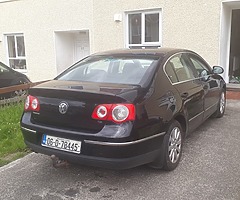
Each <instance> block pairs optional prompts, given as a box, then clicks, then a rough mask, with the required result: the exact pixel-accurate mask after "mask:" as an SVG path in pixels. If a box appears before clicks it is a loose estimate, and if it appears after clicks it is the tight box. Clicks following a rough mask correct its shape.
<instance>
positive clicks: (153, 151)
mask: <svg viewBox="0 0 240 200" xmlns="http://www.w3.org/2000/svg"><path fill="white" fill-rule="evenodd" d="M96 60H97V61H96ZM122 60H123V59H122V58H121V59H119V57H118V58H113V57H111V59H110V58H109V57H107V58H106V57H104V58H102V57H101V58H97V59H96V58H95V57H94V58H92V60H91V59H90V61H89V60H87V61H83V63H80V64H77V66H75V67H72V68H70V69H68V70H67V71H66V72H64V73H63V74H62V75H60V76H59V77H57V78H56V80H53V81H50V82H47V83H43V84H41V85H39V86H36V87H34V88H31V89H30V90H29V96H28V97H27V99H26V102H25V110H24V113H23V116H22V119H21V128H22V132H23V136H24V140H25V143H26V144H27V146H29V147H30V148H31V149H32V150H33V151H35V152H39V153H43V154H47V155H55V156H57V157H59V158H61V159H64V160H68V161H71V162H77V163H80V164H86V165H92V166H98V167H107V168H115V169H125V168H130V167H134V166H137V165H141V164H145V163H148V162H151V161H153V160H154V159H155V157H156V155H157V153H158V148H157V146H158V144H159V141H158V139H156V138H158V135H151V136H150V137H148V138H145V137H144V136H142V135H141V131H142V129H141V128H140V127H141V125H140V124H139V117H138V116H141V115H140V114H138V113H139V112H142V111H141V110H142V107H143V106H144V105H143V104H142V103H140V102H142V100H143V98H144V96H145V94H146V93H147V91H148V90H147V89H146V88H144V87H143V85H144V83H145V82H146V81H147V80H149V79H151V77H150V75H149V74H151V72H152V71H154V69H155V67H156V66H155V65H156V61H157V59H152V58H151V59H146V58H145V59H144V60H143V63H145V65H147V64H146V63H149V65H148V67H146V69H144V67H143V66H142V65H141V66H142V68H141V69H140V70H142V71H143V70H146V71H147V70H149V71H148V74H144V73H143V74H142V75H141V76H140V75H139V78H138V79H136V80H132V79H130V80H128V81H129V83H128V84H125V83H122V82H121V80H119V79H117V77H119V78H120V76H121V75H122V74H121V73H123V71H124V66H121V62H122ZM132 60H133V59H130V58H127V59H126V58H124V64H123V65H125V66H128V65H126V63H125V62H130V61H132ZM135 61H136V59H135ZM86 63H87V64H86ZM130 63H131V62H130ZM138 64H139V63H138ZM111 67H112V68H111ZM114 67H115V68H116V67H118V69H114ZM128 67H129V66H128ZM89 68H92V71H94V72H93V73H92V72H91V71H87V70H89ZM120 68H121V69H120ZM101 70H102V71H101ZM96 71H97V74H95V73H96ZM103 71H104V73H105V77H102V78H101V76H102V74H101V73H102V72H103ZM146 71H145V72H146ZM135 72H136V71H135ZM91 73H92V74H91ZM114 73H116V74H114ZM141 73H142V72H141ZM128 74H129V77H130V73H128ZM108 75H109V77H108ZM136 76H138V74H136V73H135V78H136ZM80 77H81V78H80ZM93 77H95V78H93ZM99 77H100V78H99ZM85 78H86V79H85ZM123 78H126V77H125V76H123ZM76 79H78V80H76ZM126 80H127V79H126ZM143 80H144V81H143ZM131 81H135V82H131ZM141 81H142V82H141ZM139 108H140V109H139ZM140 118H141V117H140Z"/></svg>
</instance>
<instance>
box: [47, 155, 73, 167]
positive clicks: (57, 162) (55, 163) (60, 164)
mask: <svg viewBox="0 0 240 200" xmlns="http://www.w3.org/2000/svg"><path fill="white" fill-rule="evenodd" d="M50 158H51V159H52V162H53V167H54V168H67V167H69V165H70V164H69V162H67V161H66V160H61V159H59V158H58V157H57V156H55V155H51V156H50Z"/></svg>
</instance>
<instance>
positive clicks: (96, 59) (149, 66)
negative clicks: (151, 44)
mask: <svg viewBox="0 0 240 200" xmlns="http://www.w3.org/2000/svg"><path fill="white" fill-rule="evenodd" d="M156 62H157V57H145V58H143V57H139V58H138V56H134V58H133V57H112V56H111V57H110V56H92V57H88V58H86V59H84V60H82V61H80V62H79V63H77V64H75V65H73V66H72V67H70V68H69V69H67V70H66V71H64V72H63V73H62V74H60V75H59V76H58V77H57V78H56V79H57V80H65V81H88V82H97V83H120V84H134V85H142V84H143V83H144V80H146V79H147V78H148V77H149V76H150V74H151V73H152V72H153V69H154V68H155V66H156Z"/></svg>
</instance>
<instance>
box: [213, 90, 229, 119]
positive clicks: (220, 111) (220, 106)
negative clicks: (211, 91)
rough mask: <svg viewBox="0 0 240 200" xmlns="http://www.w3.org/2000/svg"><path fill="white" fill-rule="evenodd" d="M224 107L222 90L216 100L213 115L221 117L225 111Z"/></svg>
mask: <svg viewBox="0 0 240 200" xmlns="http://www.w3.org/2000/svg"><path fill="white" fill-rule="evenodd" d="M225 108H226V92H225V91H222V92H221V95H220V98H219V101H218V106H217V110H216V112H215V113H214V114H213V117H216V118H221V117H222V116H223V115H224V113H225Z"/></svg>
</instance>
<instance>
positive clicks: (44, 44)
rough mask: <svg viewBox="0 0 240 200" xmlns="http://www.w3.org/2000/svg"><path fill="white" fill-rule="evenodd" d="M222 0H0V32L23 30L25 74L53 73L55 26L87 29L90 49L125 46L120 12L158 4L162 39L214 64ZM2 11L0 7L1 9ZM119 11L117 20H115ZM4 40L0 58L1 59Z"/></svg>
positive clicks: (44, 75)
mask: <svg viewBox="0 0 240 200" xmlns="http://www.w3.org/2000/svg"><path fill="white" fill-rule="evenodd" d="M221 2H222V1H221V0H211V1H209V0H201V1H200V0H199V1H193V0H184V1H182V0H174V1H173V0H131V1H129V0H112V1H109V0H81V1H79V0H40V1H37V0H20V1H14V2H10V3H0V10H1V12H0V35H3V34H5V33H24V37H25V47H26V59H27V68H28V73H27V74H28V76H29V77H30V78H31V79H32V80H33V81H36V80H43V79H50V78H53V77H55V76H56V75H57V69H56V65H57V63H56V50H55V38H54V37H55V36H54V35H55V34H54V33H55V32H57V31H68V30H69V31H71V30H89V37H90V39H89V40H90V52H91V53H94V52H98V51H103V50H109V49H115V48H124V47H125V46H126V41H125V40H126V21H125V19H126V18H125V15H126V13H128V12H131V11H136V10H152V9H161V10H162V27H163V30H162V45H163V46H165V47H179V48H188V49H191V50H194V51H196V52H198V53H199V54H200V55H202V56H203V57H204V58H206V60H207V61H208V62H209V64H211V65H216V64H219V62H220V60H219V51H220V35H221V33H220V19H221ZM2 11H3V12H2ZM115 14H120V16H122V21H121V20H120V22H116V21H114V15H115ZM3 43H4V42H0V59H1V60H3V61H6V54H5V53H6V51H5V47H4V44H3Z"/></svg>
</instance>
